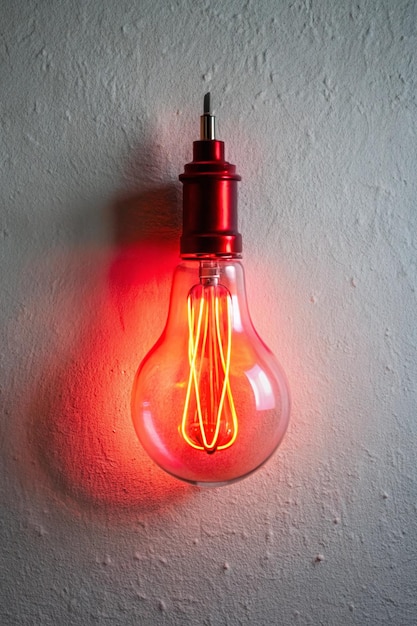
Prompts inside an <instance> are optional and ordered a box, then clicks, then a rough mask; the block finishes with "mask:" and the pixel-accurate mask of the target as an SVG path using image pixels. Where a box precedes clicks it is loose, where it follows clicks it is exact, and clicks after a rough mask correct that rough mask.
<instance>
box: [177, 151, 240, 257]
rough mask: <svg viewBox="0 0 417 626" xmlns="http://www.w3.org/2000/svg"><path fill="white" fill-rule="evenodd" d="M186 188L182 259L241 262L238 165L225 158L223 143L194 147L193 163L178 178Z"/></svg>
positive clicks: (188, 164) (184, 189)
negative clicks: (237, 260) (213, 259)
mask: <svg viewBox="0 0 417 626" xmlns="http://www.w3.org/2000/svg"><path fill="white" fill-rule="evenodd" d="M179 179H180V181H181V182H182V184H183V232H182V236H181V256H182V257H183V258H184V259H187V258H199V257H210V256H220V257H228V258H240V256H241V254H242V236H241V235H240V233H239V232H238V226H237V183H238V181H240V180H241V178H240V176H239V175H238V174H237V173H236V167H235V165H232V164H231V163H228V162H227V161H226V160H225V157H224V142H223V141H219V140H217V139H202V140H199V141H194V143H193V160H192V162H191V163H187V164H186V165H185V167H184V173H183V174H181V175H180V177H179Z"/></svg>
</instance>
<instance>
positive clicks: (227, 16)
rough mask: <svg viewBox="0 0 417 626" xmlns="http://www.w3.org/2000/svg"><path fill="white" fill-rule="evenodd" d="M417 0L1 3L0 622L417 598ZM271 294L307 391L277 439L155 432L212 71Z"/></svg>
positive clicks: (266, 619)
mask: <svg viewBox="0 0 417 626" xmlns="http://www.w3.org/2000/svg"><path fill="white" fill-rule="evenodd" d="M416 24H417V4H416V2H415V1H406V0H396V1H395V2H392V1H390V0H381V1H379V2H377V1H373V0H368V1H366V0H360V1H359V2H358V1H355V2H353V1H345V2H331V1H327V0H305V1H301V0H300V1H295V2H291V1H290V0H280V1H278V2H271V1H269V0H259V1H255V0H247V1H246V2H239V1H237V0H230V1H228V2H221V1H220V0H219V1H217V0H215V1H210V0H207V1H202V2H192V1H191V0H190V1H186V0H173V1H172V2H163V1H162V0H153V1H152V2H151V1H150V0H144V1H143V2H127V1H125V0H119V1H118V2H111V1H110V0H104V1H103V2H81V1H79V0H77V1H71V2H69V1H67V2H65V1H62V2H52V1H49V2H48V1H43V2H36V1H35V0H28V1H26V2H24V1H22V0H16V1H14V2H9V3H3V6H2V17H1V31H2V34H1V39H0V54H1V59H2V65H1V104H0V106H1V117H0V121H1V135H0V142H1V151H0V164H1V184H0V194H1V205H0V206H1V215H2V225H1V280H2V288H1V293H2V298H1V321H2V335H1V346H2V350H1V403H2V411H1V430H0V437H1V476H2V480H1V487H0V489H1V530H0V540H1V544H2V548H1V554H2V558H1V559H0V570H1V577H0V580H1V603H0V615H1V619H0V621H1V623H2V624H5V625H9V624H10V625H12V624H13V625H15V624H16V625H19V626H25V625H33V624H42V626H49V625H51V626H56V625H57V624H60V625H62V626H64V625H66V624H74V625H75V624H77V625H78V624H79V625H83V626H85V625H87V624H112V625H116V624H123V625H128V624H132V625H137V624H178V625H184V624H207V625H208V624H211V625H213V626H214V625H215V626H217V625H223V624H224V625H226V624H227V625H234V624H251V625H252V624H256V625H262V624H283V625H286V624H292V623H295V624H314V625H317V624H325V625H332V626H333V625H337V626H339V625H345V624H346V625H348V624H358V625H361V626H363V625H366V624H378V625H383V624H395V625H398V626H400V625H401V626H406V625H411V624H416V623H417V606H416V604H417V600H416V598H417V593H416V591H417V568H416V557H417V554H416V530H417V527H416V524H417V522H416V520H417V515H416V502H417V499H416V496H417V489H416V469H415V468H416V463H417V458H416V456H417V455H416V447H415V437H416V435H417V426H416V418H415V415H416V413H415V406H416V390H415V382H416V341H417V336H416V324H415V321H416V291H415V289H416V228H417V222H416V216H415V210H414V208H415V198H416V191H417V189H416V175H415V174H416V156H417V155H416V145H417V143H416V140H417V116H416V76H417V68H416V51H417V37H416ZM208 89H211V91H212V94H213V97H214V102H215V111H216V113H217V116H218V128H219V137H220V138H222V139H224V140H225V141H226V148H227V156H228V157H229V159H230V160H231V161H232V162H234V163H236V164H237V166H238V170H239V172H240V173H241V174H242V177H243V181H242V183H241V185H240V227H241V231H242V232H243V235H244V245H245V266H246V270H247V279H248V290H249V297H250V304H251V311H252V315H253V319H254V322H255V325H256V327H257V328H258V330H259V332H260V334H261V336H262V337H264V339H265V340H266V342H267V343H268V344H269V345H270V346H271V348H272V349H273V350H274V352H275V353H276V354H277V355H278V356H279V359H280V361H281V363H282V364H283V366H284V368H285V370H286V372H287V375H288V378H289V381H290V384H291V389H292V396H293V411H292V421H291V425H290V428H289V431H288V433H287V436H286V438H285V440H284V442H283V444H282V446H281V448H280V450H279V451H278V453H277V454H276V455H275V456H274V457H273V459H272V460H271V461H270V462H269V463H268V464H267V465H266V466H265V467H264V468H262V469H261V470H260V471H259V472H258V473H256V474H255V475H253V476H252V477H250V478H248V479H247V480H245V481H242V482H241V483H238V484H236V485H233V486H230V487H226V488H222V489H215V490H211V491H205V490H200V489H198V488H193V487H191V486H187V485H185V484H181V483H180V482H178V481H175V480H174V479H171V478H170V477H169V476H165V475H164V474H163V473H162V472H161V471H160V470H159V469H157V468H156V467H155V466H153V464H152V463H151V461H150V460H148V459H147V457H146V455H145V454H144V452H143V451H142V449H141V446H140V444H139V443H138V442H137V439H136V436H135V434H134V431H133V427H132V424H131V420H130V415H129V396H130V389H131V384H132V379H133V376H134V372H135V371H136V368H137V366H138V364H139V362H140V360H141V358H142V357H143V356H144V354H145V353H146V351H147V350H148V349H149V348H150V346H151V345H152V344H153V342H154V341H155V340H156V338H157V337H158V334H159V332H160V330H161V329H162V327H163V323H164V319H165V315H166V310H167V299H168V294H169V285H170V272H171V268H172V266H173V264H175V262H176V258H177V255H178V248H177V238H178V235H179V223H180V216H179V204H180V191H181V190H180V185H179V183H178V179H177V177H178V174H179V173H180V172H181V171H182V168H183V164H184V163H185V162H187V161H188V160H190V157H191V144H192V141H193V140H194V139H196V138H197V133H198V116H199V115H200V110H201V107H202V97H203V94H204V93H205V91H207V90H208Z"/></svg>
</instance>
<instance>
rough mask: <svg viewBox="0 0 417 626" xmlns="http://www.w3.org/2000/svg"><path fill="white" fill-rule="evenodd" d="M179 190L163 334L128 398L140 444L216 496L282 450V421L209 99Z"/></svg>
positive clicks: (275, 374) (283, 391)
mask: <svg viewBox="0 0 417 626" xmlns="http://www.w3.org/2000/svg"><path fill="white" fill-rule="evenodd" d="M204 105H205V106H204V115H203V116H202V120H201V135H202V139H201V140H200V141H196V142H194V160H193V161H192V163H189V164H188V165H186V166H185V172H184V174H182V175H181V176H180V179H181V181H182V182H183V184H184V213H183V216H184V220H183V235H182V237H181V256H182V262H181V263H180V264H179V265H178V266H177V268H176V270H175V273H174V279H173V284H172V290H171V299H170V307H169V313H168V319H167V323H166V327H165V330H164V332H163V333H162V336H161V337H160V339H159V341H158V342H157V343H156V344H155V346H154V347H153V348H152V350H151V351H150V352H149V353H148V355H147V356H146V357H145V358H144V360H143V361H142V363H141V365H140V367H139V369H138V372H137V374H136V378H135V383H134V387H133V393H132V415H133V421H134V425H135V429H136V432H137V434H138V437H139V439H140V441H141V443H142V445H143V447H144V448H145V450H146V451H147V452H148V454H149V455H150V457H151V458H152V459H153V460H154V461H155V462H156V463H157V464H158V465H159V466H160V467H161V468H162V469H164V470H165V471H167V472H168V473H170V474H172V475H173V476H175V477H177V478H180V479H182V480H185V481H187V482H190V483H192V484H196V485H199V486H219V485H225V484H228V483H231V482H233V481H236V480H239V479H241V478H244V477H245V476H248V475H249V474H251V473H252V472H253V471H255V470H256V469H257V468H259V467H260V466H261V465H262V464H263V463H264V462H265V461H266V460H267V459H268V458H269V457H270V456H271V455H272V453H273V452H274V451H275V450H276V448H277V447H278V445H279V444H280V442H281V440H282V438H283V436H284V434H285V431H286V428H287V425H288V419H289V411H290V398H289V391H288V385H287V382H286V378H285V375H284V373H283V371H282V369H281V367H280V366H279V364H278V362H277V360H276V359H275V357H274V355H273V354H272V352H271V351H270V350H269V349H268V348H267V346H266V345H265V344H264V343H263V341H262V340H261V339H260V337H259V336H258V334H257V332H256V331H255V329H254V327H253V325H252V322H251V319H250V315H249V310H248V305H247V301H246V289H245V279H244V271H243V267H242V264H241V262H240V260H239V259H240V257H241V249H242V244H241V236H240V235H239V233H238V232H237V182H238V180H240V177H239V176H237V174H236V171H235V166H234V165H231V164H230V163H227V162H226V161H225V160H224V144H223V142H221V141H218V140H215V139H214V117H213V116H212V115H211V114H210V110H209V108H210V104H209V95H206V97H205V101H204Z"/></svg>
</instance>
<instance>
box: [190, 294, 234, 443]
mask: <svg viewBox="0 0 417 626" xmlns="http://www.w3.org/2000/svg"><path fill="white" fill-rule="evenodd" d="M231 303H232V300H231V296H230V293H229V292H228V290H227V289H226V288H225V287H223V286H222V285H196V286H195V287H193V288H192V289H191V291H190V293H189V295H188V300H187V310H188V331H189V333H188V362H189V366H190V371H189V376H188V384H187V392H186V397H185V404H184V411H183V417H182V423H181V434H182V436H183V437H184V439H185V441H186V442H187V443H188V444H189V445H190V446H192V447H193V448H195V449H197V450H205V451H206V452H209V453H212V452H215V451H216V450H224V449H226V448H229V447H230V446H231V445H232V444H233V443H234V441H235V440H236V437H237V432H238V422H237V415H236V410H235V404H234V400H233V395H232V391H231V388H230V360H231V349H232V308H231V307H232V304H231Z"/></svg>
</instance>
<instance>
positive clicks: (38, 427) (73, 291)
mask: <svg viewBox="0 0 417 626" xmlns="http://www.w3.org/2000/svg"><path fill="white" fill-rule="evenodd" d="M132 202H133V200H132ZM114 210H115V211H116V210H120V204H119V203H118V204H117V205H116V207H115V208H114ZM129 210H132V207H131V206H130V208H129ZM150 210H151V209H150V208H149V211H150ZM122 221H123V220H122ZM131 228H132V225H131ZM132 232H133V231H132V230H130V237H129V238H128V240H127V241H125V240H124V238H123V236H122V235H120V237H119V238H116V242H115V243H116V245H115V246H112V247H109V248H107V249H105V248H97V247H95V246H93V245H92V246H90V247H87V246H86V247H85V248H84V249H77V250H73V251H62V250H61V251H57V252H56V253H55V254H49V255H48V256H45V258H44V259H42V260H39V262H38V263H37V264H33V266H32V267H31V268H27V272H28V273H29V272H30V273H31V274H32V276H36V280H37V281H39V282H40V283H41V284H42V283H45V284H46V285H47V284H50V283H51V281H52V278H51V277H52V276H53V275H56V276H62V275H64V277H65V280H60V283H59V284H60V289H59V293H57V294H55V295H54V298H53V303H52V304H51V303H50V302H47V297H48V294H45V302H43V303H36V306H35V304H34V305H33V310H34V311H43V315H39V317H38V318H37V317H36V316H34V319H33V324H32V330H33V332H34V333H35V335H36V332H37V331H36V326H37V325H39V328H40V329H41V328H42V329H45V328H46V329H49V328H53V329H54V336H52V337H51V346H52V349H50V350H48V351H47V353H46V354H44V355H43V357H44V358H43V362H38V365H37V373H36V375H35V376H34V380H33V384H32V385H31V386H30V388H28V397H26V398H23V399H22V403H23V404H25V405H26V406H25V410H27V413H28V421H27V433H26V434H27V438H28V440H29V446H30V449H31V451H32V461H31V460H30V459H27V460H26V461H24V462H23V461H22V467H21V469H22V473H23V474H24V478H25V480H26V481H29V482H30V481H33V480H35V474H36V472H35V471H34V468H35V465H33V460H34V461H35V464H36V466H37V467H39V469H43V472H44V475H46V476H47V477H49V480H50V484H51V486H52V488H53V489H54V490H55V491H56V492H57V493H58V494H59V495H60V497H62V498H63V499H67V498H69V500H71V501H73V502H75V503H78V505H79V506H81V507H87V508H88V507H91V506H94V507H99V508H102V507H105V508H106V509H108V508H109V507H110V508H111V507H116V508H117V510H120V509H121V508H123V507H125V508H129V509H130V510H133V511H134V510H137V509H140V510H149V509H152V508H153V507H159V508H160V507H163V506H165V505H166V504H167V502H169V501H173V500H174V499H175V500H176V499H178V498H179V497H182V496H184V495H186V494H187V493H188V491H189V488H188V487H187V486H186V485H182V484H181V483H178V481H175V480H174V479H172V478H171V477H169V476H168V475H166V474H165V473H164V472H162V471H161V470H160V469H159V468H157V466H156V465H155V464H154V463H153V462H152V461H151V460H150V459H149V457H148V456H147V455H146V454H145V452H144V451H143V449H142V446H141V445H140V443H139V442H138V439H137V436H136V433H135V431H134V428H133V424H132V419H131V413H130V395H131V388H132V380H133V378H134V374H135V371H136V369H137V366H138V363H139V362H140V360H141V358H142V356H143V354H145V353H146V351H147V349H148V348H149V347H150V345H151V344H152V342H153V341H154V340H155V338H156V337H155V335H154V336H152V332H154V333H156V334H157V333H158V329H159V328H160V326H161V325H163V324H164V321H165V317H166V313H167V304H168V298H169V286H170V281H171V275H172V267H173V265H174V264H175V262H176V260H177V257H178V249H177V246H175V245H174V243H173V242H174V237H172V238H171V240H169V239H168V240H166V239H165V238H164V240H163V241H162V242H161V241H160V240H159V238H158V236H154V237H153V242H152V243H150V242H149V241H148V236H149V233H148V232H147V233H145V235H146V236H145V238H144V239H141V232H136V237H137V240H136V241H134V237H133V235H132ZM41 358H42V357H41V355H40V354H38V355H37V359H41ZM78 505H77V506H78Z"/></svg>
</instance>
